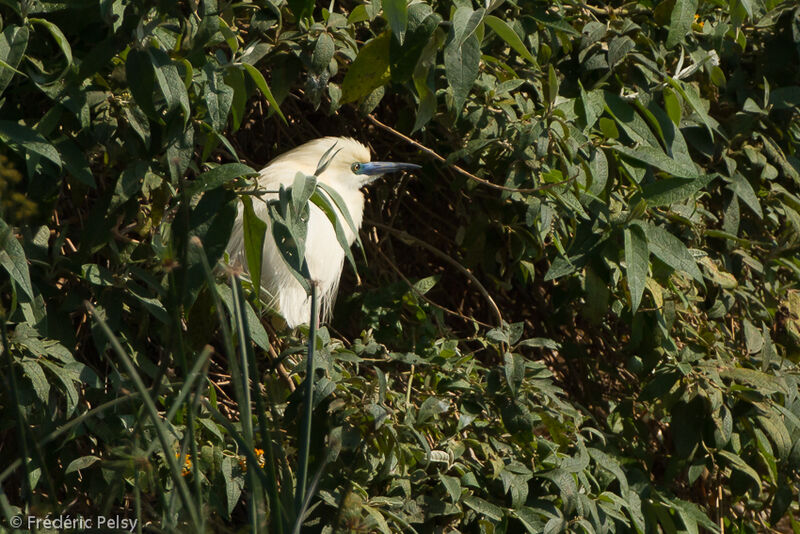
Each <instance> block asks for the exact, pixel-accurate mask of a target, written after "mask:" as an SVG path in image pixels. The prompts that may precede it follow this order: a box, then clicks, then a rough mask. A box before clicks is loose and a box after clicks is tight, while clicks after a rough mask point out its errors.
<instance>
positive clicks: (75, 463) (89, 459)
mask: <svg viewBox="0 0 800 534" xmlns="http://www.w3.org/2000/svg"><path fill="white" fill-rule="evenodd" d="M99 461H100V457H99V456H92V455H89V456H81V457H80V458H75V459H74V460H72V461H71V462H70V463H69V465H68V466H67V468H66V469H65V470H64V474H65V475H68V474H70V473H74V472H75V471H80V470H81V469H86V468H87V467H89V466H90V465H92V464H94V463H96V462H99Z"/></svg>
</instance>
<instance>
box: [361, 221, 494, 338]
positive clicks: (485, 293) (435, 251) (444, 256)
mask: <svg viewBox="0 0 800 534" xmlns="http://www.w3.org/2000/svg"><path fill="white" fill-rule="evenodd" d="M364 222H366V223H368V224H371V225H372V226H375V227H377V228H380V229H382V230H386V231H387V232H391V233H393V234H395V235H396V236H397V237H399V238H400V239H401V240H402V241H404V242H406V243H410V244H413V245H418V246H420V247H422V248H424V249H426V250H428V251H430V252H431V253H432V254H435V255H436V256H439V257H440V258H442V259H443V260H445V261H446V262H447V263H449V264H450V265H452V266H453V267H455V268H456V269H458V270H459V271H461V272H462V273H463V274H464V276H466V277H467V278H469V279H470V281H471V282H472V283H474V284H475V286H476V287H477V288H478V291H480V292H481V294H482V295H483V297H484V298H485V299H486V301H487V302H488V303H489V307H490V308H491V309H492V313H493V314H494V316H495V318H496V319H497V326H502V325H503V315H502V314H501V313H500V308H498V307H497V304H496V303H495V301H494V299H493V298H492V296H491V295H490V294H489V292H488V291H487V290H486V288H485V287H484V286H483V284H482V283H481V282H480V280H478V279H477V278H476V277H475V275H474V274H472V272H471V271H470V270H469V269H467V268H466V267H464V266H463V265H461V264H460V263H458V262H457V261H456V260H454V259H453V258H451V257H450V256H448V255H447V254H445V253H444V252H442V251H441V250H439V249H438V248H436V247H434V246H432V245H429V244H428V243H426V242H424V241H422V240H420V239H417V238H416V237H414V236H412V235H411V234H409V233H406V232H404V231H402V230H397V229H395V228H392V227H391V226H386V225H385V224H381V223H379V222H376V221H372V220H366V221H364Z"/></svg>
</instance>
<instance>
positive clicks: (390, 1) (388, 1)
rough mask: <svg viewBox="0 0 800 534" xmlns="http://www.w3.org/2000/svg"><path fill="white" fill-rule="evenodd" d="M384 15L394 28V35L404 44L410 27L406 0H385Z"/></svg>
mask: <svg viewBox="0 0 800 534" xmlns="http://www.w3.org/2000/svg"><path fill="white" fill-rule="evenodd" d="M382 5H383V15H384V17H385V18H386V21H387V22H388V23H389V27H390V28H391V29H392V35H394V36H395V37H397V41H398V42H399V43H400V44H403V39H404V37H405V35H406V29H407V28H408V6H407V5H406V0H383V3H382Z"/></svg>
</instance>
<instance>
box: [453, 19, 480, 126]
mask: <svg viewBox="0 0 800 534" xmlns="http://www.w3.org/2000/svg"><path fill="white" fill-rule="evenodd" d="M456 43H457V41H456V40H455V39H452V40H451V41H450V43H449V44H448V45H447V46H445V49H444V68H445V75H446V76H447V82H448V83H449V84H450V87H451V88H452V89H453V109H454V110H455V112H456V113H458V114H460V113H461V109H462V108H463V107H464V103H465V102H466V100H467V95H469V92H470V90H472V85H473V84H474V83H475V80H476V79H477V78H478V73H479V70H480V69H479V67H480V59H481V51H480V41H478V38H477V37H476V36H474V35H473V36H470V37H469V38H467V40H466V41H464V43H463V44H462V45H456Z"/></svg>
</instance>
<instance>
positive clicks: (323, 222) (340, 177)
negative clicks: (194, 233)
mask: <svg viewBox="0 0 800 534" xmlns="http://www.w3.org/2000/svg"><path fill="white" fill-rule="evenodd" d="M333 145H336V148H334V151H336V150H338V152H337V153H336V155H335V156H333V159H332V160H331V163H330V164H329V165H328V167H327V168H326V169H325V171H324V172H323V173H321V174H320V175H319V177H318V180H319V181H320V182H322V183H324V184H326V185H329V186H330V187H332V188H333V189H335V190H336V192H337V193H339V194H340V195H341V196H342V198H343V200H344V202H345V204H346V205H347V206H348V211H349V212H350V217H351V218H352V220H353V224H354V225H355V227H356V230H358V229H359V228H360V227H361V221H362V217H363V212H364V197H363V195H362V194H361V191H360V190H359V189H360V188H361V186H363V185H366V184H367V183H369V182H370V181H372V180H373V178H374V177H371V176H363V175H357V174H354V173H353V171H352V170H351V165H352V164H353V163H366V162H368V161H369V160H370V154H369V150H368V149H367V147H365V146H364V145H362V144H361V143H359V142H357V141H355V140H353V139H350V138H345V137H323V138H320V139H315V140H313V141H309V142H308V143H305V144H304V145H300V146H299V147H297V148H294V149H292V150H290V151H289V152H286V153H284V154H281V155H280V156H278V157H276V158H275V159H273V160H272V161H271V162H270V163H269V164H268V165H267V166H266V167H265V168H264V169H263V170H262V171H261V176H260V177H259V179H258V186H259V189H266V190H270V191H277V190H278V189H279V188H280V186H281V185H283V186H284V187H290V186H291V185H292V183H293V182H294V177H295V175H296V174H297V173H298V172H303V173H305V174H308V175H313V174H314V172H315V171H316V169H317V165H318V164H319V161H320V158H321V157H322V155H323V154H325V152H326V151H327V150H328V149H329V148H330V147H331V146H333ZM277 197H278V195H277V193H270V194H266V195H263V197H262V199H263V200H265V201H269V200H273V199H276V198H277ZM253 209H254V211H255V213H256V215H257V216H258V217H259V218H260V219H262V220H263V221H265V222H266V223H267V236H266V239H265V240H264V251H263V265H262V268H261V287H262V289H263V290H264V291H265V292H266V293H267V294H268V296H269V298H270V299H271V303H270V306H272V307H274V308H276V309H277V310H278V311H279V312H280V313H281V315H283V317H284V319H286V323H287V324H288V325H289V327H291V328H294V327H295V326H297V325H300V324H304V323H308V320H309V316H310V315H311V299H310V298H309V297H308V295H306V292H305V290H304V289H303V286H301V285H300V283H299V282H298V281H297V279H295V277H294V276H293V275H292V273H291V272H290V271H289V268H288V267H287V266H286V263H285V262H284V260H283V258H282V257H281V255H280V252H279V251H278V247H277V245H276V244H275V241H274V239H272V230H271V228H270V226H269V224H270V219H269V216H268V214H267V205H266V203H265V202H262V201H260V200H258V199H253ZM238 210H239V211H238V214H237V216H236V222H235V224H234V227H233V233H232V234H231V239H230V241H229V242H228V247H227V252H228V255H229V257H230V263H231V265H232V266H233V267H235V268H240V269H242V270H243V271H244V272H247V258H246V255H245V252H244V235H243V229H242V218H243V212H244V208H243V206H242V204H241V202H240V203H239V206H238ZM339 215H341V214H339ZM342 220H343V219H342ZM343 221H344V220H343ZM343 226H344V229H345V235H346V236H347V244H348V246H349V245H352V244H353V241H355V239H356V234H354V233H353V232H352V231H351V230H350V227H349V225H348V224H346V223H344V224H343ZM321 251H324V252H321ZM344 259H345V253H344V250H342V247H341V246H340V245H339V242H338V241H337V240H336V232H335V230H334V228H333V225H331V223H330V221H329V220H328V218H327V217H326V216H325V214H324V213H323V212H322V210H320V209H319V208H318V207H317V206H315V205H314V204H311V206H310V217H309V221H308V237H307V240H306V261H307V262H308V270H309V274H310V275H311V279H312V280H316V281H317V282H318V284H319V290H318V295H319V302H320V308H321V319H322V320H326V319H327V318H329V317H330V314H331V312H332V310H333V303H334V299H335V297H336V290H337V288H338V287H339V276H340V275H341V272H342V267H343V266H344Z"/></svg>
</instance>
